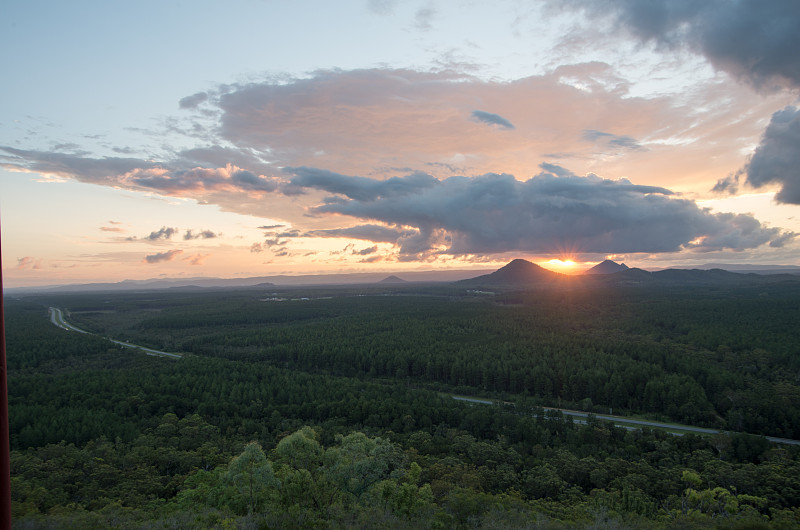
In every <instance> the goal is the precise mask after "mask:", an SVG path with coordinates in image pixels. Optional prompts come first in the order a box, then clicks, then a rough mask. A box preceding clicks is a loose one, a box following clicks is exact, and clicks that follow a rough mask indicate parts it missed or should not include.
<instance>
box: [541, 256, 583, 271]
mask: <svg viewBox="0 0 800 530" xmlns="http://www.w3.org/2000/svg"><path fill="white" fill-rule="evenodd" d="M543 265H544V266H545V267H547V268H549V269H551V270H554V271H556V272H561V273H564V274H573V273H574V272H575V266H576V265H577V264H576V263H575V262H574V261H573V260H571V259H551V260H549V261H546V262H544V263H543Z"/></svg>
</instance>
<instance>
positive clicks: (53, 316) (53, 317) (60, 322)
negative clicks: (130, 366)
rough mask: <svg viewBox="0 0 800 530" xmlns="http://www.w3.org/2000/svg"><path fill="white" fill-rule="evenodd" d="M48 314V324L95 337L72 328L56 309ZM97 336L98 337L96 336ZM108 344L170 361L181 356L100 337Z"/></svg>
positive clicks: (74, 327)
mask: <svg viewBox="0 0 800 530" xmlns="http://www.w3.org/2000/svg"><path fill="white" fill-rule="evenodd" d="M49 312H50V322H52V323H53V324H55V325H56V326H58V327H60V328H61V329H65V330H67V331H76V332H78V333H84V334H86V335H96V334H95V333H89V332H88V331H86V330H83V329H81V328H79V327H76V326H73V325H72V324H70V323H69V322H67V321H66V319H64V312H63V311H61V309H59V308H57V307H51V308H49ZM97 336H99V335H97ZM102 338H103V339H106V340H107V341H109V342H113V343H114V344H119V345H120V346H124V347H126V348H130V349H132V350H138V351H141V352H142V353H144V354H145V355H153V356H156V357H168V358H170V359H180V358H181V355H179V354H177V353H169V352H165V351H159V350H154V349H152V348H145V347H144V346H139V345H137V344H131V343H130V342H124V341H121V340H116V339H111V338H109V337H102Z"/></svg>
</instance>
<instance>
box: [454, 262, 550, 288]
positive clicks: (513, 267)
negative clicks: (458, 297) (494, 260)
mask: <svg viewBox="0 0 800 530" xmlns="http://www.w3.org/2000/svg"><path fill="white" fill-rule="evenodd" d="M561 278H564V275H563V274H559V273H557V272H553V271H549V270H547V269H545V268H543V267H540V266H539V265H536V264H535V263H531V262H530V261H527V260H524V259H515V260H513V261H511V262H510V263H509V264H508V265H505V266H504V267H502V268H500V269H497V270H496V271H494V272H492V273H490V274H484V275H483V276H478V277H476V278H471V279H468V280H461V281H460V282H458V283H459V284H460V285H491V286H525V285H531V284H546V283H551V282H553V281H557V280H559V279H561Z"/></svg>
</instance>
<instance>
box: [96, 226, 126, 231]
mask: <svg viewBox="0 0 800 530" xmlns="http://www.w3.org/2000/svg"><path fill="white" fill-rule="evenodd" d="M100 230H102V231H103V232H124V231H125V229H124V228H120V227H118V226H101V227H100Z"/></svg>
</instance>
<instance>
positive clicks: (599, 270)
mask: <svg viewBox="0 0 800 530" xmlns="http://www.w3.org/2000/svg"><path fill="white" fill-rule="evenodd" d="M628 268H629V267H628V266H627V265H625V264H624V263H617V262H616V261H611V260H610V259H607V260H605V261H603V262H602V263H598V264H597V265H595V266H594V267H592V268H591V269H589V270H587V271H586V272H584V274H614V273H615V272H620V271H624V270H628Z"/></svg>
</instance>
